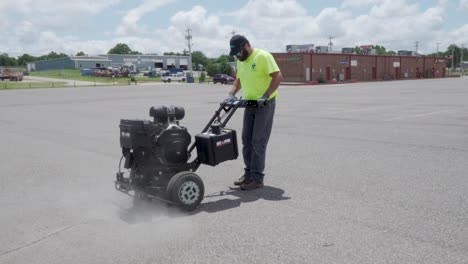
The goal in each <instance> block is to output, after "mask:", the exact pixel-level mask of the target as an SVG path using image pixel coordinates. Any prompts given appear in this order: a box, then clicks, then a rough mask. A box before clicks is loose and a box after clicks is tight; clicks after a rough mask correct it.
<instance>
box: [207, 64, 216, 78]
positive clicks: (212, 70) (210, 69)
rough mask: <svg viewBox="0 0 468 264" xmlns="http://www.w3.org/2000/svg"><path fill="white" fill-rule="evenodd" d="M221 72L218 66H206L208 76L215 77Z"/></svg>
mask: <svg viewBox="0 0 468 264" xmlns="http://www.w3.org/2000/svg"><path fill="white" fill-rule="evenodd" d="M218 72H219V68H218V65H216V64H214V63H209V64H208V65H207V66H206V73H207V74H208V76H211V77H213V76H214V75H215V74H217V73H218Z"/></svg>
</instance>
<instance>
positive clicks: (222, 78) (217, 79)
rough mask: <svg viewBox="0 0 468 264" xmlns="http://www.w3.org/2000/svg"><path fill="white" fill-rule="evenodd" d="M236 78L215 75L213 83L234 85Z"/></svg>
mask: <svg viewBox="0 0 468 264" xmlns="http://www.w3.org/2000/svg"><path fill="white" fill-rule="evenodd" d="M233 82H234V78H232V77H231V76H229V75H227V74H215V76H214V77H213V83H222V84H227V83H233Z"/></svg>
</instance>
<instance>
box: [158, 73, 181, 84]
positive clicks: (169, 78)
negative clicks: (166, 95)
mask: <svg viewBox="0 0 468 264" xmlns="http://www.w3.org/2000/svg"><path fill="white" fill-rule="evenodd" d="M161 80H162V81H163V82H171V81H178V82H185V80H186V78H185V75H184V74H183V73H182V74H179V73H178V74H170V75H168V76H162V77H161Z"/></svg>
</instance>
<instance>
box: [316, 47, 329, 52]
mask: <svg viewBox="0 0 468 264" xmlns="http://www.w3.org/2000/svg"><path fill="white" fill-rule="evenodd" d="M315 52H317V53H327V52H328V46H317V47H316V48H315Z"/></svg>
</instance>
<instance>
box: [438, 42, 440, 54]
mask: <svg viewBox="0 0 468 264" xmlns="http://www.w3.org/2000/svg"><path fill="white" fill-rule="evenodd" d="M439 44H440V42H437V57H439Z"/></svg>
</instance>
